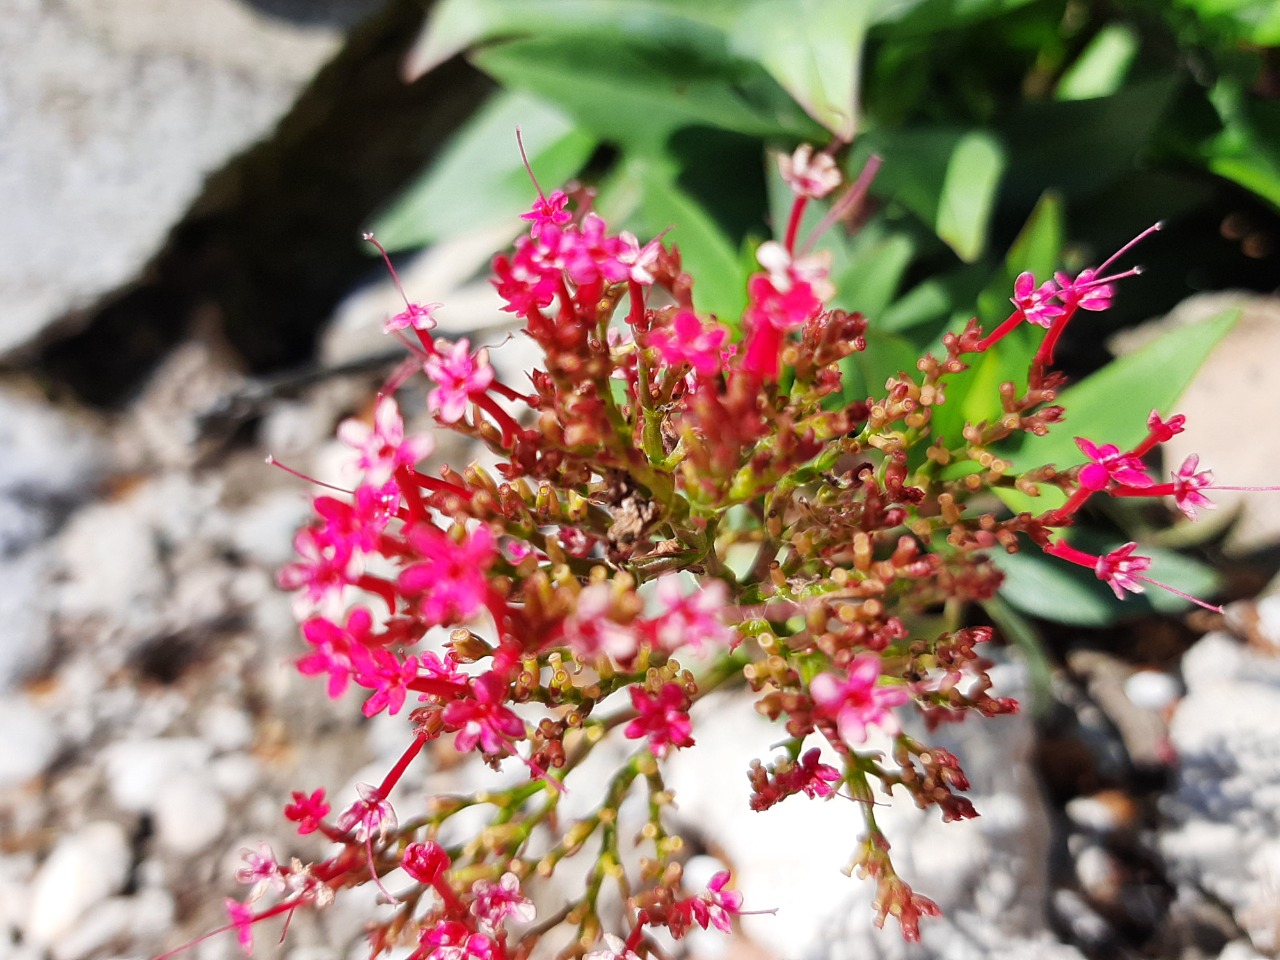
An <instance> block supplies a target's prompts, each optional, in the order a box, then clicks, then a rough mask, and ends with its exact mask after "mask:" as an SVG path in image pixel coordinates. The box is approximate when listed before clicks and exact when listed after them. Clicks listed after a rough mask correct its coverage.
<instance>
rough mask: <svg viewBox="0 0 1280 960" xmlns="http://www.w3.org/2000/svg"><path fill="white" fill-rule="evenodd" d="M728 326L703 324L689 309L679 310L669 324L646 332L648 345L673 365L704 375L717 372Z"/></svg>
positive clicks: (723, 354) (727, 334)
mask: <svg viewBox="0 0 1280 960" xmlns="http://www.w3.org/2000/svg"><path fill="white" fill-rule="evenodd" d="M728 338H729V330H728V328H727V327H725V326H723V325H722V324H719V323H710V324H707V325H705V326H704V325H703V323H702V321H701V320H699V319H698V316H697V314H695V313H694V312H693V311H692V310H681V311H679V312H678V313H677V314H676V315H675V317H673V318H672V320H671V324H670V326H666V327H658V328H656V329H654V330H652V331H650V333H649V346H651V347H652V348H653V349H655V350H657V351H658V355H659V356H661V357H662V359H663V360H665V361H667V363H670V364H672V365H673V366H681V365H683V364H686V363H687V364H688V365H689V366H691V367H693V369H694V370H696V371H697V372H698V373H699V374H700V375H702V376H704V377H710V376H714V375H715V374H717V373H719V372H720V369H721V365H722V363H723V361H724V356H725V341H726V340H727V339H728Z"/></svg>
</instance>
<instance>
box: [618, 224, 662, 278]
mask: <svg viewBox="0 0 1280 960" xmlns="http://www.w3.org/2000/svg"><path fill="white" fill-rule="evenodd" d="M661 250H662V240H661V238H657V237H655V238H654V239H653V240H650V241H649V242H648V243H646V244H645V245H644V246H643V247H642V246H640V241H639V240H637V239H636V235H635V234H634V233H631V232H630V231H628V230H623V231H622V232H621V233H619V234H618V250H617V252H616V253H615V257H616V258H617V260H618V262H619V263H621V264H622V265H623V266H625V267H627V268H628V271H627V279H629V280H630V281H631V282H632V283H638V284H640V285H641V286H642V287H647V286H649V285H650V284H651V283H653V274H652V273H650V272H649V268H650V267H652V266H653V265H654V264H656V263H657V262H658V254H659V253H660V252H661Z"/></svg>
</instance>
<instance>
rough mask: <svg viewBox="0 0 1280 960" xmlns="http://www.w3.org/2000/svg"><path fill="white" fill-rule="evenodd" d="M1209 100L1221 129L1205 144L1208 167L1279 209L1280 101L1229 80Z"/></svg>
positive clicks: (1220, 84)
mask: <svg viewBox="0 0 1280 960" xmlns="http://www.w3.org/2000/svg"><path fill="white" fill-rule="evenodd" d="M1210 99H1211V100H1212V101H1213V105H1214V107H1215V108H1217V110H1218V114H1219V116H1220V117H1221V118H1222V123H1223V130H1222V132H1221V133H1220V134H1218V136H1216V137H1214V138H1213V139H1212V140H1210V141H1209V142H1208V144H1206V146H1205V159H1206V162H1207V164H1208V167H1209V169H1210V170H1211V171H1213V172H1214V173H1216V174H1217V175H1218V176H1220V177H1225V178H1226V179H1228V180H1231V181H1233V182H1235V183H1238V184H1240V186H1242V187H1244V188H1245V189H1246V190H1252V191H1253V192H1254V193H1256V194H1258V196H1260V197H1263V198H1264V199H1265V200H1267V202H1269V203H1270V204H1271V205H1272V206H1274V207H1276V208H1278V209H1280V104H1277V103H1275V102H1264V101H1261V100H1259V99H1258V98H1255V97H1252V96H1250V95H1249V94H1247V93H1245V91H1243V90H1241V89H1240V87H1239V86H1238V85H1237V84H1236V83H1235V82H1234V81H1229V80H1224V81H1221V82H1219V83H1218V84H1217V85H1216V86H1215V87H1214V88H1213V90H1212V91H1211V92H1210Z"/></svg>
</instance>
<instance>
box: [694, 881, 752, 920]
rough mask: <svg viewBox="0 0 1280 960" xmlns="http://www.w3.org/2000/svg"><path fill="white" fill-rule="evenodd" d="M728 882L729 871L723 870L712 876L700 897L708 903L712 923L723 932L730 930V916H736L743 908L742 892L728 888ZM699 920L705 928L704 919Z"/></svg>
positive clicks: (709, 917)
mask: <svg viewBox="0 0 1280 960" xmlns="http://www.w3.org/2000/svg"><path fill="white" fill-rule="evenodd" d="M728 882H729V871H728V870H721V871H720V872H719V873H717V874H716V875H715V876H714V877H712V878H711V880H710V882H708V883H707V889H706V890H705V891H704V892H703V893H702V894H701V895H700V897H699V899H701V900H702V902H703V903H705V904H706V907H707V917H708V919H709V920H710V921H711V925H712V926H713V927H715V928H716V929H717V930H719V931H720V932H722V933H728V932H729V931H730V929H731V925H730V921H729V918H730V917H732V916H736V915H737V914H738V913H740V912H741V910H742V894H741V893H739V892H738V891H737V890H726V889H725V885H726V884H728ZM698 922H699V924H700V925H701V926H702V928H703V929H704V930H705V929H706V926H707V925H706V923H705V922H703V921H702V920H699V921H698Z"/></svg>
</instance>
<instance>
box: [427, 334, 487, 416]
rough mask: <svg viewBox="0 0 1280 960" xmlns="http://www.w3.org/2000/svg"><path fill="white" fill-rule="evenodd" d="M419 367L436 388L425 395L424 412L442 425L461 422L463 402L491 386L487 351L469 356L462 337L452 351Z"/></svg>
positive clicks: (464, 410)
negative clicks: (434, 416) (437, 418)
mask: <svg viewBox="0 0 1280 960" xmlns="http://www.w3.org/2000/svg"><path fill="white" fill-rule="evenodd" d="M422 366H423V369H424V370H426V372H427V376H429V377H430V378H431V379H432V380H434V381H435V382H436V388H435V389H434V390H432V391H431V392H430V393H429V394H427V409H428V410H430V411H431V412H432V413H434V414H435V415H436V416H437V417H439V418H440V419H441V420H442V421H443V422H444V423H457V422H458V421H459V420H461V419H462V415H463V414H464V413H466V410H467V402H468V401H469V400H470V399H471V398H472V397H476V396H480V395H482V394H484V392H485V391H486V390H488V389H489V384H491V383H493V367H491V366H489V351H488V350H487V349H481V350H479V351H478V352H477V353H476V354H475V356H472V355H471V343H470V342H469V341H468V340H466V339H465V338H464V339H462V340H459V341H458V342H457V343H455V344H454V345H453V347H452V349H448V350H445V351H443V352H441V353H437V354H434V355H433V356H430V357H427V359H426V361H425V362H424V363H423V365H422Z"/></svg>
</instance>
